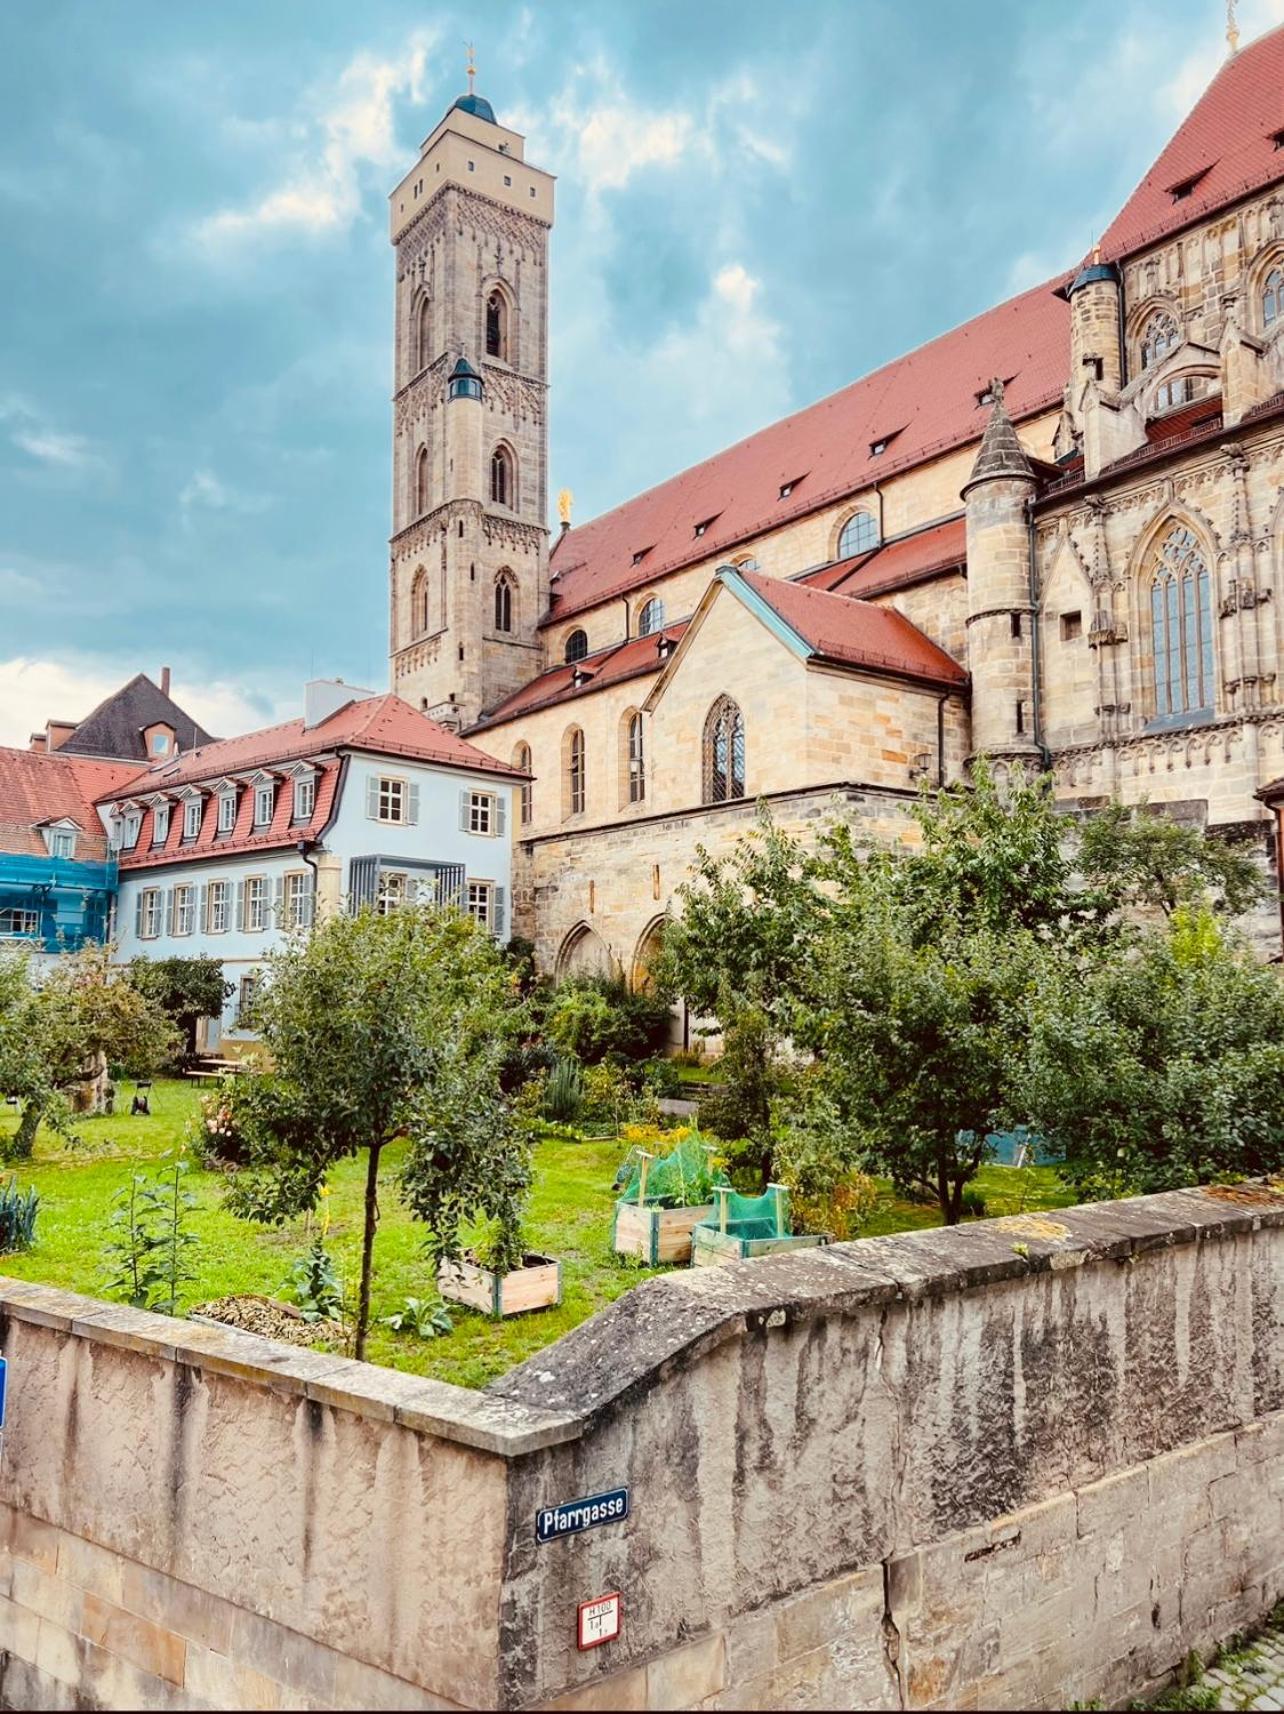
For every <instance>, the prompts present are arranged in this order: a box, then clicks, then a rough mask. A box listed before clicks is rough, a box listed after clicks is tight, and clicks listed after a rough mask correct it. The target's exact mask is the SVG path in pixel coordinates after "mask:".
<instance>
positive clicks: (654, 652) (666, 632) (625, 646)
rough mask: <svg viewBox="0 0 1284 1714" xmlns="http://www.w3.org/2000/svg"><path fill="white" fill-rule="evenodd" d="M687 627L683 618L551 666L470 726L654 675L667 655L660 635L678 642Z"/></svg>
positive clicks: (509, 718)
mask: <svg viewBox="0 0 1284 1714" xmlns="http://www.w3.org/2000/svg"><path fill="white" fill-rule="evenodd" d="M686 628H687V621H686V620H685V619H683V620H682V621H680V622H679V623H678V624H676V625H666V626H665V627H664V629H663V630H662V631H656V632H653V633H652V635H651V636H649V637H630V638H629V640H628V641H627V642H624V643H614V644H612V645H611V647H610V648H609V649H599V650H598V651H597V653H596V654H593V655H585V657H584V658H583V660H580V661H576V662H575V663H574V664H573V665H564V666H557V667H552V668H550V669H549V671H548V672H544V673H541V674H540V675H539V677H538V678H534V679H532V680H531V681H530V683H529V684H524V685H523V686H522V688H521V689H520V690H515V691H514V692H513V694H512V695H511V696H507V697H505V698H504V700H503V702H501V703H498V704H497V705H496V706H495V707H494V708H492V709H491V710H489V712H488V713H486V714H485V715H483V716H482V718H481V719H480V720H479V721H478V722H477V724H476V726H474V727H472V728H471V730H472V731H474V732H476V731H479V730H480V729H481V728H483V727H486V726H495V725H499V724H500V723H501V722H503V721H505V720H511V719H512V718H513V717H514V716H515V715H518V714H530V713H532V712H533V711H534V710H535V709H537V708H548V707H551V706H552V704H554V703H557V702H566V701H568V700H570V699H571V698H573V697H581V696H589V695H591V694H592V693H593V692H594V691H595V690H605V689H606V687H607V686H608V685H612V684H620V683H621V682H622V681H623V680H625V679H630V678H643V677H651V676H653V675H654V674H655V673H658V672H659V671H660V668H661V667H662V666H663V665H664V657H663V656H661V654H660V641H661V639H662V638H663V639H664V641H665V642H667V643H668V644H670V645H673V644H676V642H677V641H678V638H679V637H681V635H682V633H683V632H684V631H685V630H686ZM670 652H671V650H670ZM577 670H578V672H579V673H580V675H581V677H582V678H583V677H584V675H588V676H587V678H585V680H584V682H582V683H581V684H580V685H579V687H578V688H577V687H576V684H575V675H576V672H577Z"/></svg>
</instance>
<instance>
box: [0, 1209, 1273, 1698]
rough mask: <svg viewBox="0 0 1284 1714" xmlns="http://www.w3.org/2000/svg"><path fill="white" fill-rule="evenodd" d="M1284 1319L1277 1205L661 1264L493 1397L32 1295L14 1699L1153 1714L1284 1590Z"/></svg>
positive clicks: (4, 1669) (11, 1291)
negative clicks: (583, 1626) (1152, 1707)
mask: <svg viewBox="0 0 1284 1714" xmlns="http://www.w3.org/2000/svg"><path fill="white" fill-rule="evenodd" d="M1282 1324H1284V1194H1276V1193H1274V1192H1272V1191H1270V1190H1268V1189H1263V1188H1260V1187H1253V1186H1248V1187H1239V1188H1237V1189H1233V1190H1231V1191H1229V1192H1223V1193H1218V1192H1198V1191H1183V1192H1176V1193H1173V1194H1170V1195H1167V1196H1161V1197H1150V1198H1145V1199H1139V1200H1136V1201H1133V1202H1127V1203H1114V1204H1103V1205H1100V1206H1098V1207H1095V1208H1089V1209H1077V1210H1070V1211H1067V1212H1065V1213H1064V1214H1060V1213H1059V1214H1058V1216H1057V1219H1056V1220H1055V1221H1054V1220H1051V1219H1048V1218H1045V1217H1042V1216H1040V1217H1024V1218H1017V1219H1015V1220H1007V1221H1002V1220H1000V1221H988V1222H984V1223H979V1224H976V1225H973V1226H969V1227H968V1228H966V1229H963V1230H958V1231H954V1232H949V1233H940V1232H934V1233H916V1234H912V1235H907V1236H904V1237H900V1238H894V1239H877V1240H870V1241H868V1242H865V1243H859V1244H849V1245H836V1246H833V1247H832V1248H831V1249H829V1250H827V1251H823V1250H822V1251H811V1252H808V1253H807V1254H806V1255H803V1256H794V1257H779V1258H776V1259H774V1260H768V1261H765V1262H762V1263H759V1264H753V1265H750V1266H742V1267H737V1268H726V1269H707V1270H700V1271H698V1272H689V1273H683V1274H674V1275H670V1276H667V1277H665V1278H663V1279H660V1280H656V1281H653V1282H650V1283H648V1284H646V1285H643V1286H641V1287H639V1288H638V1289H637V1290H635V1291H633V1292H631V1293H629V1294H627V1295H626V1296H625V1297H623V1298H621V1299H620V1300H618V1301H617V1302H616V1303H615V1304H614V1305H612V1306H611V1308H610V1309H608V1310H606V1311H604V1312H603V1313H602V1314H601V1315H599V1316H597V1317H596V1318H595V1319H594V1320H593V1321H591V1322H588V1323H585V1324H584V1325H583V1326H582V1327H580V1328H578V1329H577V1330H576V1331H575V1332H574V1333H572V1334H570V1335H569V1336H568V1337H567V1338H565V1339H563V1340H562V1341H561V1342H560V1343H559V1344H558V1345H556V1346H553V1347H552V1348H550V1349H549V1350H547V1351H544V1352H541V1353H539V1354H538V1355H537V1356H536V1357H534V1358H532V1359H531V1360H530V1361H529V1362H528V1363H526V1364H525V1365H523V1366H522V1367H521V1368H519V1369H517V1370H515V1371H514V1372H513V1373H512V1374H511V1375H509V1376H508V1377H506V1378H504V1379H503V1380H502V1381H500V1382H498V1383H496V1384H495V1385H493V1386H492V1387H491V1388H490V1389H489V1390H488V1392H486V1393H484V1394H470V1393H466V1392H463V1391H461V1390H459V1389H457V1388H452V1387H447V1386H444V1385H441V1384H439V1383H434V1382H430V1381H423V1380H417V1379H414V1378H411V1377H408V1376H403V1375H398V1374H395V1373H392V1372H391V1371H387V1370H380V1369H376V1368H370V1367H367V1366H365V1365H361V1364H354V1363H351V1362H348V1361H346V1360H344V1359H342V1358H337V1357H326V1356H320V1355H316V1354H313V1353H308V1352H299V1351H297V1350H287V1349H285V1348H283V1347H280V1346H273V1345H271V1344H269V1343H267V1342H264V1341H258V1340H255V1339H253V1338H252V1337H251V1336H249V1335H244V1334H236V1333H232V1332H224V1331H222V1330H215V1329H210V1328H203V1327H196V1326H189V1325H187V1324H184V1323H182V1322H171V1321H167V1320H164V1319H162V1318H160V1317H156V1316H148V1315H143V1314H140V1313H137V1312H134V1311H130V1310H126V1309H121V1308H119V1307H116V1306H108V1305H103V1304H96V1303H93V1302H92V1301H90V1300H88V1299H84V1298H76V1297H73V1296H71V1295H70V1294H68V1293H63V1292H59V1291H55V1290H51V1289H49V1288H43V1287H37V1286H27V1285H21V1284H19V1283H18V1282H15V1281H8V1282H4V1284H3V1286H2V1287H0V1339H2V1342H3V1347H4V1354H5V1356H6V1358H7V1359H8V1362H9V1365H10V1398H9V1418H8V1426H7V1428H6V1430H5V1435H4V1447H3V1460H2V1463H0V1703H3V1704H4V1705H5V1706H11V1707H42V1708H48V1707H73V1706H95V1707H108V1708H133V1707H218V1708H271V1707H325V1708H329V1707H397V1708H443V1707H444V1708H450V1707H459V1706H464V1707H484V1708H490V1707H503V1708H522V1707H540V1706H545V1707H547V1706H554V1707H568V1708H569V1707H573V1708H646V1707H651V1708H719V1707H725V1708H776V1707H782V1706H787V1707H798V1708H805V1707H819V1708H823V1707H848V1706H856V1707H875V1708H901V1707H912V1708H974V1707H981V1708H1003V1707H1052V1708H1060V1707H1065V1706H1067V1705H1068V1703H1069V1702H1070V1700H1071V1699H1073V1698H1078V1699H1081V1700H1086V1699H1090V1698H1093V1697H1100V1698H1104V1699H1106V1700H1107V1701H1113V1702H1117V1701H1121V1700H1123V1699H1125V1698H1126V1697H1128V1696H1129V1695H1133V1694H1136V1693H1137V1692H1139V1691H1142V1690H1145V1689H1147V1688H1149V1687H1151V1686H1153V1685H1155V1684H1157V1683H1158V1682H1159V1681H1160V1680H1162V1679H1163V1678H1164V1676H1165V1675H1166V1674H1168V1673H1170V1672H1171V1671H1172V1669H1173V1668H1174V1667H1175V1666H1176V1665H1177V1664H1178V1663H1179V1662H1180V1661H1181V1659H1182V1658H1183V1656H1184V1655H1185V1653H1186V1652H1187V1650H1188V1649H1190V1648H1191V1647H1197V1648H1204V1649H1207V1648H1208V1647H1209V1646H1211V1645H1212V1644H1213V1643H1214V1642H1216V1641H1217V1640H1219V1639H1220V1638H1223V1637H1225V1636H1227V1635H1229V1634H1230V1633H1231V1632H1233V1631H1235V1630H1237V1629H1240V1628H1242V1627H1244V1626H1246V1625H1249V1624H1251V1623H1253V1622H1254V1621H1255V1620H1256V1619H1257V1618H1259V1617H1260V1616H1261V1615H1262V1614H1263V1613H1265V1612H1266V1611H1267V1610H1268V1609H1269V1608H1270V1606H1271V1605H1272V1603H1273V1602H1274V1600H1275V1599H1276V1598H1277V1597H1278V1595H1279V1594H1280V1592H1281V1590H1282V1589H1284V1341H1282V1340H1281V1337H1280V1335H1281V1329H1282ZM619 1485H626V1486H628V1487H629V1489H630V1492H631V1512H630V1515H629V1517H628V1519H627V1521H625V1522H622V1523H614V1524H610V1525H607V1526H603V1527H600V1528H595V1529H590V1530H588V1531H586V1532H585V1533H583V1534H582V1535H579V1536H573V1537H570V1538H567V1539H563V1540H560V1541H555V1542H551V1543H547V1544H544V1545H539V1544H537V1542H536V1539H535V1514H536V1512H537V1510H538V1509H539V1508H541V1507H543V1506H546V1505H549V1504H551V1503H557V1502H568V1501H571V1500H574V1499H577V1498H580V1497H583V1496H587V1495H592V1494H595V1493H599V1492H603V1491H605V1490H607V1489H611V1488H615V1487H617V1486H619ZM613 1590H618V1591H620V1593H621V1596H622V1602H623V1628H622V1632H621V1635H620V1636H619V1638H618V1639H617V1640H615V1641H613V1642H611V1643H608V1644H607V1645H605V1646H604V1647H602V1648H600V1649H597V1650H594V1651H592V1652H591V1653H580V1652H579V1651H578V1650H577V1648H576V1647H575V1620H576V1607H577V1604H578V1603H579V1602H581V1601H584V1600H588V1599H591V1598H594V1597H597V1596H600V1595H602V1594H604V1593H606V1592H608V1591H613Z"/></svg>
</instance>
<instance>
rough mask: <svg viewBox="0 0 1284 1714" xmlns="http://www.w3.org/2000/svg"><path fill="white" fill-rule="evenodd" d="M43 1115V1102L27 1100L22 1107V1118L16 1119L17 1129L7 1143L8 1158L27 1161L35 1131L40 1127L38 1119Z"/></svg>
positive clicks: (29, 1156)
mask: <svg viewBox="0 0 1284 1714" xmlns="http://www.w3.org/2000/svg"><path fill="white" fill-rule="evenodd" d="M44 1116H45V1109H44V1103H43V1102H40V1101H28V1102H27V1105H26V1106H25V1107H24V1108H23V1109H22V1118H21V1119H20V1120H19V1121H18V1129H17V1131H16V1132H15V1133H14V1137H13V1141H12V1143H10V1145H9V1158H10V1159H11V1160H15V1161H29V1160H30V1159H31V1151H32V1149H33V1148H34V1147H35V1144H36V1132H37V1131H38V1130H39V1129H40V1121H41V1120H42V1119H43V1118H44Z"/></svg>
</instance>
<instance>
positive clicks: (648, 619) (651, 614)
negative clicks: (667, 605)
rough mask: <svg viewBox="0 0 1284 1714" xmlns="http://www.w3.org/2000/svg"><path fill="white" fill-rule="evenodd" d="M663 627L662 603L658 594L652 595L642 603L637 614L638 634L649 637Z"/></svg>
mask: <svg viewBox="0 0 1284 1714" xmlns="http://www.w3.org/2000/svg"><path fill="white" fill-rule="evenodd" d="M663 627H664V603H663V601H661V600H660V598H659V596H658V595H653V596H652V597H651V598H650V600H649V601H645V602H643V604H642V611H641V612H640V613H639V614H638V636H639V637H649V636H651V634H652V633H653V632H655V631H659V630H662V629H663Z"/></svg>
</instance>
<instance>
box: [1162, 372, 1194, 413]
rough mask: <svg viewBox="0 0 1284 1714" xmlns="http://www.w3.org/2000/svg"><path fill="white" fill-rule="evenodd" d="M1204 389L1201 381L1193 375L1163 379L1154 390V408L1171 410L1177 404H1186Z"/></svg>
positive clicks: (1174, 408)
mask: <svg viewBox="0 0 1284 1714" xmlns="http://www.w3.org/2000/svg"><path fill="white" fill-rule="evenodd" d="M1203 390H1204V383H1203V381H1202V380H1201V379H1200V378H1199V377H1198V376H1195V375H1177V376H1174V378H1173V379H1172V380H1171V381H1165V382H1164V383H1163V385H1162V386H1160V387H1159V388H1157V389H1156V392H1155V409H1156V410H1157V411H1173V410H1176V409H1177V407H1178V405H1188V404H1190V402H1191V401H1192V399H1197V398H1198V397H1199V395H1200V394H1201V393H1202V392H1203Z"/></svg>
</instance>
